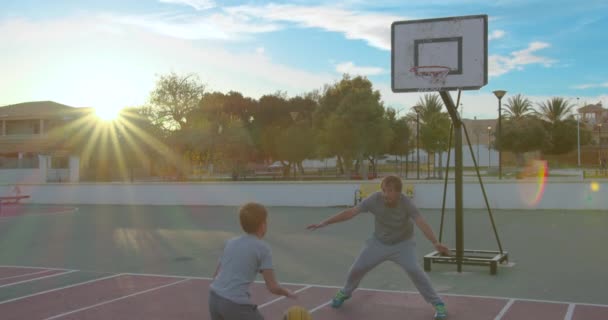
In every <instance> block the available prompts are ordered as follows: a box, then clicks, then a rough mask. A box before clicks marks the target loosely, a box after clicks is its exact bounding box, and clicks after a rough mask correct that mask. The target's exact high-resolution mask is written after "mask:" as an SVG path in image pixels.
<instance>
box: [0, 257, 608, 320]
mask: <svg viewBox="0 0 608 320" xmlns="http://www.w3.org/2000/svg"><path fill="white" fill-rule="evenodd" d="M76 272H79V271H78V270H62V269H52V268H31V267H14V266H13V267H0V283H1V285H0V288H6V287H10V286H14V285H19V284H24V283H30V284H31V285H34V286H39V287H40V288H47V287H48V283H49V282H50V280H51V278H53V277H61V276H65V275H67V274H70V273H76ZM209 283H210V279H209V278H201V277H179V276H166V275H154V274H132V273H122V274H109V275H106V274H104V275H98V276H97V277H96V278H94V279H92V280H89V281H83V282H77V283H73V284H71V285H67V286H63V287H58V288H52V289H46V290H42V289H41V290H40V291H37V292H34V293H31V294H29V295H25V296H20V297H16V298H12V299H7V300H4V301H1V302H0V313H2V315H3V317H2V318H3V319H15V320H17V319H47V320H51V319H89V320H97V319H99V320H101V319H142V320H144V319H210V317H209V312H208V309H207V304H206V303H205V302H206V301H207V298H208V287H209ZM286 287H288V288H289V289H290V290H292V291H293V292H295V293H297V295H298V298H297V300H293V299H287V298H284V297H276V296H273V295H271V294H269V293H268V291H267V290H266V288H265V286H264V285H263V284H262V283H255V284H253V285H252V287H251V293H252V297H253V299H252V300H253V302H254V303H256V304H257V305H258V309H259V310H260V312H261V313H262V314H263V315H264V317H265V318H266V319H281V315H282V314H283V313H284V312H285V310H287V309H288V308H289V307H290V306H293V305H299V306H302V307H304V308H306V309H308V310H309V312H310V313H311V315H312V316H313V319H318V320H330V319H331V320H334V319H345V320H346V319H354V320H359V319H361V320H362V319H397V318H407V319H420V320H422V319H431V318H432V309H431V308H430V307H429V305H428V304H426V303H425V302H424V300H423V299H422V298H421V296H420V295H419V294H417V293H414V292H404V291H389V290H374V289H360V290H358V291H357V292H356V293H355V294H354V295H353V297H352V298H351V299H350V300H348V301H347V303H345V304H344V305H343V306H342V308H340V309H333V308H331V306H330V299H331V297H332V296H333V294H334V293H335V292H336V290H338V287H330V286H321V285H310V284H286ZM443 296H444V299H445V302H446V303H447V305H449V306H450V319H463V320H464V319H468V320H477V319H479V320H481V319H494V320H499V319H504V320H507V319H520V320H525V319H530V320H533V319H534V320H539V319H574V320H600V319H605V314H606V312H608V305H596V304H584V303H570V302H557V301H541V300H529V299H517V298H499V297H483V296H470V295H456V294H444V295H443Z"/></svg>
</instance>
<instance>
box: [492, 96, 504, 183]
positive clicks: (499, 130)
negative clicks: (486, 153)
mask: <svg viewBox="0 0 608 320" xmlns="http://www.w3.org/2000/svg"><path fill="white" fill-rule="evenodd" d="M493 93H494V95H495V96H496V98H498V136H497V138H498V141H499V143H502V124H501V120H502V97H504V96H505V94H507V92H506V91H505V90H495V91H493ZM497 149H498V179H502V147H498V148H497Z"/></svg>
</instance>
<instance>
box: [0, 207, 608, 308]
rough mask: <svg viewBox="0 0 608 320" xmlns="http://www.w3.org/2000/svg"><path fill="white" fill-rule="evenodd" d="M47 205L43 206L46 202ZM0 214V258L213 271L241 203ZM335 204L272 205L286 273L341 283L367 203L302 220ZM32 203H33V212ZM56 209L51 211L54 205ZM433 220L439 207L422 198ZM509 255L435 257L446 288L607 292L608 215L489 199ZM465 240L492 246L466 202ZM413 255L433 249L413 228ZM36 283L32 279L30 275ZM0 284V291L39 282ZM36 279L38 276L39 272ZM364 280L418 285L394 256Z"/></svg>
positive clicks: (22, 291) (449, 221)
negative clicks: (356, 211)
mask: <svg viewBox="0 0 608 320" xmlns="http://www.w3.org/2000/svg"><path fill="white" fill-rule="evenodd" d="M47 207H48V206H47ZM25 209H26V210H24V211H23V214H20V215H15V216H9V217H0V265H3V266H31V267H44V268H61V269H66V270H78V271H74V272H71V273H66V274H64V275H61V276H57V277H53V278H52V280H49V281H54V282H58V283H50V282H49V283H46V284H45V285H47V286H48V287H56V286H58V285H69V284H70V283H77V282H82V281H87V280H89V279H94V278H96V277H104V276H105V275H107V274H112V273H114V274H115V273H147V274H165V275H180V276H191V277H210V276H211V275H212V274H213V271H214V269H215V266H216V262H217V259H218V257H219V254H220V252H221V249H222V246H223V243H224V241H226V240H227V239H229V238H231V237H233V236H236V235H238V234H240V233H241V231H240V226H239V224H238V217H237V209H238V208H236V207H206V206H188V207H181V206H116V205H82V206H78V210H72V211H65V212H63V211H57V210H56V211H54V212H55V213H54V214H41V213H40V209H41V206H28V207H25ZM341 209H342V208H302V207H271V208H269V211H270V220H269V232H268V234H267V237H266V240H267V241H268V242H269V243H270V245H271V247H272V250H273V260H274V264H275V268H276V271H277V274H278V278H279V280H280V281H283V282H290V283H307V284H317V285H329V286H340V285H342V283H343V281H344V279H345V276H346V272H347V270H348V268H349V267H350V264H351V263H352V262H353V260H354V258H355V257H356V256H357V254H358V252H359V250H360V248H361V246H362V245H363V243H364V241H365V240H366V239H367V238H369V236H370V235H371V232H372V230H373V220H372V216H371V215H370V214H361V215H360V216H358V217H356V218H355V219H353V220H351V221H347V222H345V223H342V224H337V225H332V226H329V227H327V228H324V229H320V230H317V231H314V232H310V231H307V230H305V227H306V226H307V225H308V224H312V223H316V222H319V221H320V220H322V219H324V218H326V217H328V216H330V215H332V214H335V213H337V212H338V211H340V210H341ZM29 212H36V214H29ZM57 212H58V213H57ZM422 212H423V214H424V216H425V217H426V218H427V219H428V221H429V222H430V224H431V225H432V226H433V228H434V230H435V232H436V233H438V231H439V224H440V216H441V212H440V211H438V210H423V211H422ZM493 213H494V218H495V221H496V225H497V228H498V233H499V236H500V240H501V242H502V245H503V248H504V250H506V251H508V252H509V258H510V259H509V265H504V266H501V267H500V268H499V270H498V274H497V275H495V276H493V275H490V272H489V268H488V267H480V266H464V269H463V271H464V272H462V273H457V272H456V266H455V265H436V264H434V265H433V268H432V271H431V272H430V273H429V275H430V277H431V279H432V281H433V283H434V284H435V286H436V288H437V289H438V290H439V291H440V292H442V293H454V294H467V295H483V296H500V297H517V298H526V299H540V300H552V301H565V302H577V303H592V304H608V295H607V294H606V292H605V288H604V287H605V279H606V266H607V265H608V256H607V255H606V254H605V251H606V250H605V245H606V244H607V243H608V232H607V230H606V228H608V215H607V214H606V213H605V212H600V211H556V210H552V211H542V210H534V211H512V210H498V211H494V212H493ZM464 231H465V248H466V249H478V250H484V249H485V250H497V248H498V247H497V244H496V240H495V238H494V234H493V232H492V228H491V224H490V220H489V216H488V213H487V211H484V210H466V209H465V225H464ZM443 237H444V242H445V243H447V244H448V245H450V246H451V247H453V246H454V212H453V211H447V212H446V224H445V231H444V235H443ZM416 238H417V242H418V255H419V260H420V263H422V257H423V256H424V255H425V254H427V253H429V252H431V245H430V243H429V242H428V241H427V240H426V239H424V238H423V236H422V233H421V232H420V231H419V230H417V231H416ZM36 283H38V282H36ZM36 283H33V282H32V283H28V282H26V283H24V284H22V285H15V286H10V287H6V288H3V287H0V300H4V299H10V298H11V297H13V296H20V295H26V294H28V292H33V291H36V290H38V291H41V290H45V288H33V287H32V286H35V285H37V284H36ZM38 285H39V284H38ZM361 286H362V287H365V288H374V289H385V290H408V291H415V288H414V287H413V285H412V284H411V283H410V281H409V279H408V278H407V276H406V275H405V274H404V273H403V271H402V270H401V269H399V268H398V267H397V266H396V265H393V264H391V263H385V264H383V265H381V266H380V267H378V268H376V269H375V270H373V271H372V272H371V273H369V274H368V275H367V277H366V278H365V279H364V281H363V282H362V285H361Z"/></svg>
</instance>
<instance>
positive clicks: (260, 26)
mask: <svg viewBox="0 0 608 320" xmlns="http://www.w3.org/2000/svg"><path fill="white" fill-rule="evenodd" d="M606 12H608V2H607V1H605V0H587V1H570V0H552V1H548V0H494V1H486V0H458V1H457V0H453V1H448V0H410V1H403V0H377V1H363V0H347V1H335V0H332V1H329V0H310V1H303V0H293V1H280V2H279V1H277V2H272V1H261V0H249V1H236V0H225V1H214V0H80V1H73V0H54V1H48V0H44V1H43V0H0V39H1V41H0V74H1V75H2V76H1V77H0V88H1V91H0V92H1V94H0V106H2V105H9V104H15V103H21V102H28V101H42V100H52V101H55V102H58V103H63V104H67V105H70V106H74V107H94V108H98V109H104V110H117V109H120V108H123V107H127V106H139V105H144V104H145V103H146V102H147V101H148V99H149V94H150V92H151V91H152V89H153V88H154V85H155V82H156V80H157V79H158V77H159V75H162V74H167V73H170V72H175V73H178V74H191V73H192V74H195V75H197V76H198V77H199V79H200V80H201V82H202V83H204V84H205V85H206V88H207V90H208V91H221V92H228V91H231V90H234V91H239V92H241V93H243V94H244V95H246V96H249V97H253V98H256V99H257V98H259V97H260V96H262V95H265V94H273V93H276V92H278V91H282V92H285V93H287V95H288V96H290V97H291V96H296V95H301V94H305V93H307V92H310V91H312V90H320V89H322V88H323V86H324V85H327V84H333V83H335V82H336V81H339V80H340V79H341V78H342V75H343V74H344V73H348V74H351V75H363V76H366V77H367V78H368V79H369V80H370V81H372V83H373V85H374V88H375V89H377V90H379V91H380V92H381V95H382V100H383V102H384V105H385V106H386V107H391V108H394V109H397V110H398V111H399V112H400V115H401V111H404V113H405V112H408V110H409V109H410V108H411V107H412V106H414V105H416V102H417V101H418V100H419V99H420V97H421V95H422V94H421V93H394V92H392V90H391V24H392V23H393V22H395V21H408V20H418V19H429V18H442V17H453V16H467V15H479V14H484V15H488V17H489V19H488V64H489V67H488V69H489V70H488V83H487V84H486V85H485V86H484V87H482V88H480V89H479V90H466V91H462V96H461V100H460V101H461V103H462V114H463V116H464V117H465V118H474V117H477V118H479V119H490V118H496V117H497V116H498V100H497V98H496V97H495V96H494V95H493V94H492V91H494V90H499V89H500V90H506V91H507V95H506V96H505V98H503V103H504V102H506V99H508V98H509V97H510V96H513V95H516V94H522V95H524V96H526V97H528V98H529V99H530V100H532V101H533V102H543V101H546V100H547V99H550V98H551V97H563V98H566V99H569V100H570V101H571V102H572V103H573V104H575V105H577V106H582V105H585V104H591V103H593V104H595V103H598V102H602V104H603V106H604V107H608V66H607V64H606V61H605V60H604V59H607V58H608V41H606V40H608V36H606V32H605V30H608V14H606ZM452 95H453V97H454V99H456V93H455V92H452ZM577 98H578V99H577ZM404 113H403V114H404Z"/></svg>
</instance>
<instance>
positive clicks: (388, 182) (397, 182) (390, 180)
mask: <svg viewBox="0 0 608 320" xmlns="http://www.w3.org/2000/svg"><path fill="white" fill-rule="evenodd" d="M381 186H386V187H388V188H391V189H392V190H395V191H399V192H401V189H402V188H403V184H402V183H401V178H399V177H397V176H386V177H384V179H382V184H381Z"/></svg>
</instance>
